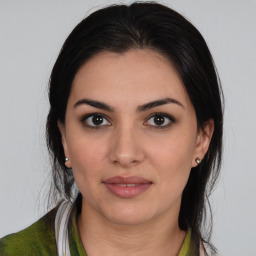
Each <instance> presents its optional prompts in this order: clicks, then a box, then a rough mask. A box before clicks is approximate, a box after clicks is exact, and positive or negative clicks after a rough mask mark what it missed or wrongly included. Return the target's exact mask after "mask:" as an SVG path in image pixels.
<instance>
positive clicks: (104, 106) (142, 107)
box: [74, 98, 184, 112]
mask: <svg viewBox="0 0 256 256" xmlns="http://www.w3.org/2000/svg"><path fill="white" fill-rule="evenodd" d="M168 103H173V104H176V105H178V106H180V107H183V108H184V106H183V105H182V104H181V103H180V102H179V101H177V100H175V99H172V98H164V99H159V100H154V101H151V102H148V103H145V104H143V105H139V106H138V107H137V109H136V110H137V112H143V111H147V110H149V109H151V108H155V107H158V106H162V105H165V104H168ZM83 104H86V105H89V106H92V107H95V108H99V109H102V110H106V111H108V112H115V109H114V108H113V107H111V106H109V105H108V104H106V103H104V102H100V101H96V100H91V99H81V100H79V101H77V102H76V103H75V104H74V108H76V107H78V106H80V105H83Z"/></svg>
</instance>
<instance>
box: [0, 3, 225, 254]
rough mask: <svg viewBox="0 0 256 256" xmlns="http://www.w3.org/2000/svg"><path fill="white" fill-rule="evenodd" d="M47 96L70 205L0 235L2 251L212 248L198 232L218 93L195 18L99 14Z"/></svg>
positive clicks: (211, 162) (56, 165) (58, 178)
mask: <svg viewBox="0 0 256 256" xmlns="http://www.w3.org/2000/svg"><path fill="white" fill-rule="evenodd" d="M49 100H50V111H49V115H48V120H47V141H48V146H49V150H50V153H51V155H52V157H53V184H54V191H53V193H52V194H53V197H54V196H56V194H57V193H58V192H59V193H60V195H61V196H64V197H65V198H66V199H67V200H65V201H64V202H62V203H61V204H58V205H57V206H56V208H54V209H53V210H52V211H50V212H49V213H48V214H46V215H45V216H44V217H43V218H42V219H40V220H39V221H37V222H36V223H34V224H33V225H32V226H30V227H28V228H27V229H25V230H23V231H21V232H19V233H16V234H12V235H9V236H7V237H5V238H3V239H1V242H0V254H1V255H89V256H94V255H103V254H104V255H140V256H141V255H160V256H161V255H165V256H166V255H170V256H172V255H179V256H182V255H207V254H208V255H211V254H214V253H215V249H214V247H213V246H211V245H210V243H209V240H208V238H207V236H206V235H207V234H203V233H202V230H203V228H204V226H203V219H204V218H205V205H206V203H207V200H208V196H209V193H210V191H211V189H212V187H213V185H214V182H215V181H216V179H217V176H218V173H219V168H220V163H221V152H222V117H223V116H222V102H221V88H220V85H219V82H218V77H217V74H216V71H215V67H214V63H213V60H212V57H211V54H210V52H209V50H208V47H207V45H206V43H205V41H204V39H203V38H202V36H201V34H200V33H199V32H198V31H197V29H196V28H195V27H194V26H193V25H192V24H190V23H189V22H188V21H187V20H186V19H185V18H184V17H182V16H181V15H179V14H178V13H176V12H175V11H173V10H171V9H169V8H167V7H165V6H162V5H160V4H156V3H134V4H132V5H130V6H125V5H116V6H110V7H107V8H105V9H101V10H99V11H96V12H95V13H93V14H91V15H90V16H89V17H87V18H86V19H84V20H83V21H81V22H80V24H78V25H77V27H76V28H75V29H74V30H73V31H72V33H71V34H70V35H69V37H68V38H67V40H66V41H65V43H64V45H63V48H62V50H61V52H60V54H59V57H58V58H57V61H56V63H55V65H54V67H53V71H52V74H51V78H50V87H49ZM76 186H77V188H78V191H79V193H78V196H76V194H77V192H76ZM73 198H76V199H75V200H73ZM210 231H211V230H210V228H209V229H208V233H209V234H210ZM208 237H209V236H208ZM207 244H208V246H207ZM206 247H208V250H207V249H206Z"/></svg>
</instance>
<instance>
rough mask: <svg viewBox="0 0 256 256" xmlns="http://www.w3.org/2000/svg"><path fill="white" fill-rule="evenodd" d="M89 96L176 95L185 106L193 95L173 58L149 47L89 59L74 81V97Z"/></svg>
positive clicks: (116, 99) (119, 98) (150, 97)
mask: <svg viewBox="0 0 256 256" xmlns="http://www.w3.org/2000/svg"><path fill="white" fill-rule="evenodd" d="M82 97H86V98H92V99H96V100H104V101H107V102H108V101H110V102H112V103H113V104H115V103H116V104H118V103H120V102H121V103H128V102H131V101H132V102H133V103H138V104H141V103H144V102H145V101H150V100H155V99H157V98H166V97H172V98H175V99H177V100H178V101H180V102H181V103H182V104H183V105H184V106H186V105H189V104H190V101H189V97H188V95H187V92H186V90H185V88H184V86H183V84H182V81H181V79H180V77H179V75H178V73H177V71H176V70H175V68H174V67H173V66H172V64H171V62H170V61H169V60H168V59H167V58H166V57H164V56H163V55H161V54H159V53H158V52H155V51H153V50H149V49H143V50H141V49H139V50H138V49H136V50H129V51H127V52H125V53H113V52H102V53H99V54H97V55H95V56H94V57H93V58H91V59H90V60H89V61H87V62H86V63H85V64H84V65H83V66H82V67H81V68H80V70H79V71H78V72H77V74H76V76H75V79H74V81H73V85H72V90H71V94H70V100H72V101H75V100H79V98H82Z"/></svg>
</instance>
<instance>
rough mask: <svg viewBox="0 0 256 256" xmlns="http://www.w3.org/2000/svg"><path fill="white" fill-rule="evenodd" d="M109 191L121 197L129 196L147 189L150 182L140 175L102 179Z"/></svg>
mask: <svg viewBox="0 0 256 256" xmlns="http://www.w3.org/2000/svg"><path fill="white" fill-rule="evenodd" d="M103 183H104V185H105V186H106V187H107V188H108V190H109V191H110V192H112V193H113V194H114V195H116V196H118V197H121V198H131V197H134V196H137V195H139V194H141V193H143V192H144V191H145V190H147V189H148V188H149V187H150V186H151V185H152V182H151V181H148V180H146V179H144V178H141V177H136V176H130V177H122V176H115V177H111V178H109V179H107V180H105V181H103Z"/></svg>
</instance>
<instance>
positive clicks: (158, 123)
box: [146, 114, 173, 128]
mask: <svg viewBox="0 0 256 256" xmlns="http://www.w3.org/2000/svg"><path fill="white" fill-rule="evenodd" d="M171 122H173V118H171V117H170V116H167V115H164V114H155V115H153V116H151V117H150V118H149V119H148V120H147V122H146V124H147V125H151V126H155V127H156V128H164V127H167V126H169V125H170V123H171Z"/></svg>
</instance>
